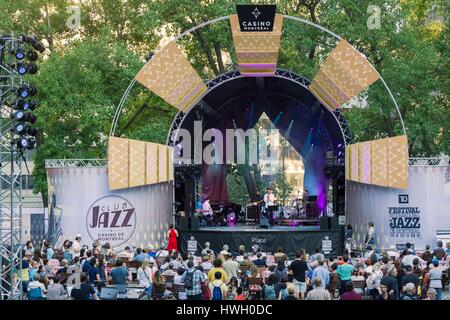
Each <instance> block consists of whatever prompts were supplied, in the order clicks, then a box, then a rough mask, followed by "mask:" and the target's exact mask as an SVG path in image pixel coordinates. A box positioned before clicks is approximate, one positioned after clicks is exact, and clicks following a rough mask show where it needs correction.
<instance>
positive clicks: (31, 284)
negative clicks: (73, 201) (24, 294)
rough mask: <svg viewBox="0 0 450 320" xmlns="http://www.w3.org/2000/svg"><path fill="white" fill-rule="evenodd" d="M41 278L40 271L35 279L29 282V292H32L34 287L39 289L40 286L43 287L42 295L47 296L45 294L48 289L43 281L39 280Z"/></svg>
mask: <svg viewBox="0 0 450 320" xmlns="http://www.w3.org/2000/svg"><path fill="white" fill-rule="evenodd" d="M40 278H41V276H40V275H39V273H36V274H35V275H34V281H31V282H30V283H29V284H28V292H30V291H31V290H33V289H37V288H40V289H41V296H42V298H43V297H45V294H46V293H47V289H45V286H44V284H43V283H42V282H39V279H40Z"/></svg>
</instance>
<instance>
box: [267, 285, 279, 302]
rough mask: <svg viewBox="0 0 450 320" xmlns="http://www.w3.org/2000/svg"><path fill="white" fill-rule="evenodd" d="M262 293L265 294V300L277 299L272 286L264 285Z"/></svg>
mask: <svg viewBox="0 0 450 320" xmlns="http://www.w3.org/2000/svg"><path fill="white" fill-rule="evenodd" d="M264 294H265V298H266V300H277V297H276V294H275V287H274V286H266V287H265V288H264Z"/></svg>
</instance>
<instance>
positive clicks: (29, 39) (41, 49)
mask: <svg viewBox="0 0 450 320" xmlns="http://www.w3.org/2000/svg"><path fill="white" fill-rule="evenodd" d="M20 37H21V40H22V41H23V42H26V43H29V44H30V45H31V46H32V47H33V48H34V49H35V50H37V51H39V52H41V53H42V52H44V51H45V47H44V45H43V44H42V43H40V42H39V41H37V40H36V38H35V37H32V36H24V35H23V34H22V35H20Z"/></svg>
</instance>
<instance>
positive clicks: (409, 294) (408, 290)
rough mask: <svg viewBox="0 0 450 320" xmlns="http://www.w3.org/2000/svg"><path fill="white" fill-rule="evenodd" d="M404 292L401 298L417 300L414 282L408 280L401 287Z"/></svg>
mask: <svg viewBox="0 0 450 320" xmlns="http://www.w3.org/2000/svg"><path fill="white" fill-rule="evenodd" d="M403 292H404V294H403V295H402V297H401V300H419V299H418V297H417V295H416V286H415V285H414V283H411V282H408V283H407V284H406V285H405V286H404V287H403Z"/></svg>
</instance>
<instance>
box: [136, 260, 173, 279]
mask: <svg viewBox="0 0 450 320" xmlns="http://www.w3.org/2000/svg"><path fill="white" fill-rule="evenodd" d="M144 261H145V260H144ZM176 274H177V273H176V272H175V271H174V270H173V263H169V267H168V268H167V270H166V271H164V272H163V276H169V277H170V276H175V275H176Z"/></svg>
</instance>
